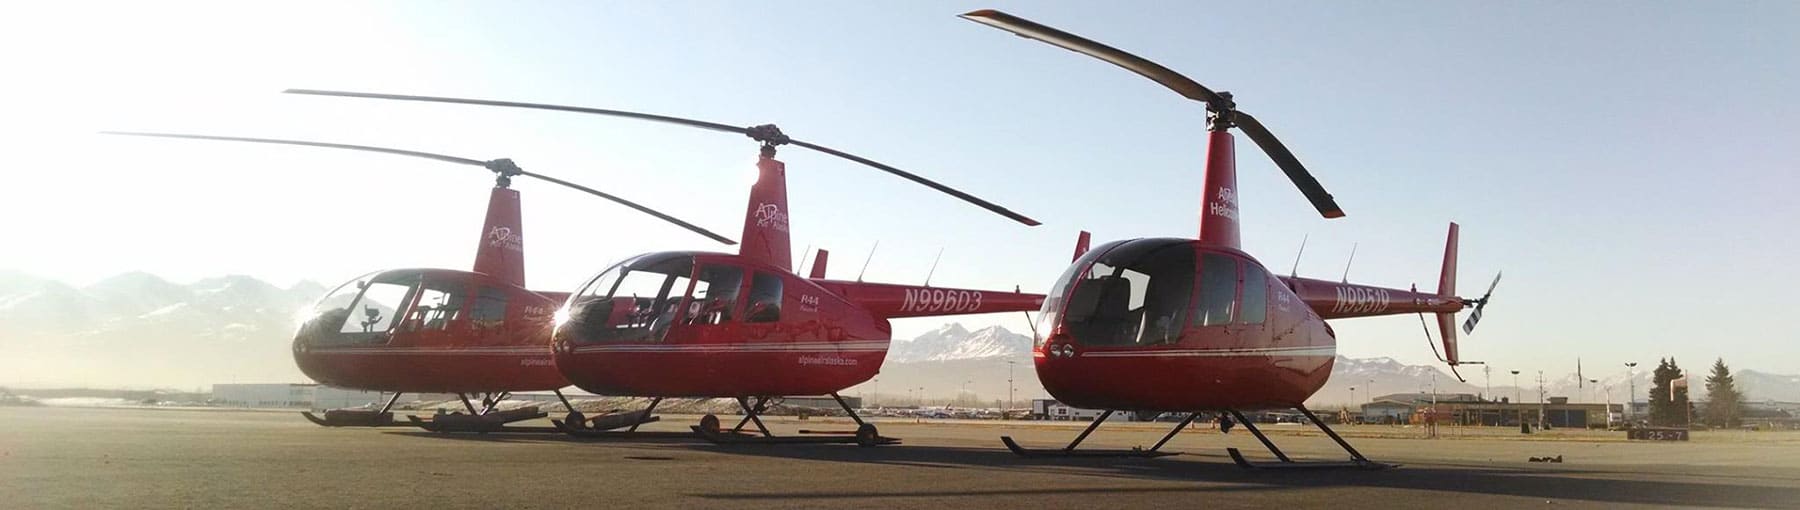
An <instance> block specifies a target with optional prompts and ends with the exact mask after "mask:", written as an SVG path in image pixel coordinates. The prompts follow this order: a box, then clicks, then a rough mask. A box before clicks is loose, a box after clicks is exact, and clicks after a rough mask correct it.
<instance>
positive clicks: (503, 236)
mask: <svg viewBox="0 0 1800 510" xmlns="http://www.w3.org/2000/svg"><path fill="white" fill-rule="evenodd" d="M519 223H520V221H519V191H518V190H515V189H512V188H508V187H505V186H495V187H494V191H493V193H491V194H489V195H488V209H487V224H486V225H483V226H482V227H481V244H480V245H478V246H476V248H475V272H477V273H482V274H486V275H488V276H492V277H495V278H499V279H501V280H504V281H506V282H507V283H511V284H513V285H518V286H520V287H524V286H525V239H524V237H523V236H524V233H523V231H522V230H521V229H520V227H519Z"/></svg>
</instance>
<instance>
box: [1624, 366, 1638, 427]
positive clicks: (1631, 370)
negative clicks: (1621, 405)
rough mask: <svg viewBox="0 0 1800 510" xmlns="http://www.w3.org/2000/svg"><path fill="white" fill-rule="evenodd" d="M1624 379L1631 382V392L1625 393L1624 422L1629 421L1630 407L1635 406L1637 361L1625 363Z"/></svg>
mask: <svg viewBox="0 0 1800 510" xmlns="http://www.w3.org/2000/svg"><path fill="white" fill-rule="evenodd" d="M1625 380H1626V381H1627V382H1629V383H1630V384H1631V389H1630V391H1631V393H1627V394H1625V422H1626V423H1630V422H1631V408H1633V407H1637V362H1636V361H1628V362H1626V363H1625Z"/></svg>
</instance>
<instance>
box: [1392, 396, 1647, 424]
mask: <svg viewBox="0 0 1800 510" xmlns="http://www.w3.org/2000/svg"><path fill="white" fill-rule="evenodd" d="M1623 413H1624V405H1623V404H1583V403H1574V402H1569V399H1568V397H1550V398H1549V399H1548V400H1547V401H1545V402H1532V403H1527V402H1510V401H1499V402H1496V401H1492V400H1484V399H1482V398H1481V397H1479V396H1476V395H1472V394H1467V393H1440V394H1436V395H1433V394H1430V393H1396V394H1392V395H1382V396H1380V397H1376V398H1375V399H1374V401H1373V402H1370V403H1368V404H1363V406H1362V412H1361V414H1360V417H1361V418H1362V420H1363V423H1391V424H1418V423H1425V422H1427V421H1431V420H1436V421H1437V422H1438V423H1440V424H1445V425H1452V424H1455V425H1507V426H1512V425H1518V424H1519V423H1521V422H1524V423H1539V421H1540V415H1542V416H1541V418H1542V422H1543V423H1546V424H1548V425H1549V426H1551V427H1573V428H1586V427H1608V426H1611V425H1613V424H1616V423H1619V421H1620V420H1621V417H1622V416H1623Z"/></svg>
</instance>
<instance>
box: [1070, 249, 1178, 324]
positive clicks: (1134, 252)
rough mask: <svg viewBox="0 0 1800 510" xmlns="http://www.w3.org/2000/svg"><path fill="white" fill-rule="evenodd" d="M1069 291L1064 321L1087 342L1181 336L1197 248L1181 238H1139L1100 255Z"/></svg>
mask: <svg viewBox="0 0 1800 510" xmlns="http://www.w3.org/2000/svg"><path fill="white" fill-rule="evenodd" d="M1081 276H1082V279H1081V281H1078V282H1075V284H1074V285H1075V289H1074V290H1073V291H1072V292H1070V293H1069V297H1068V302H1067V305H1066V307H1065V308H1064V311H1065V315H1064V318H1063V323H1064V324H1066V325H1068V329H1069V332H1070V333H1071V334H1073V335H1074V336H1075V338H1076V340H1078V341H1079V342H1081V343H1083V344H1087V345H1120V346H1135V345H1156V344H1169V343H1175V342H1178V341H1179V340H1180V337H1181V331H1182V328H1183V326H1184V325H1185V324H1186V311H1187V309H1188V306H1189V305H1188V301H1189V297H1190V295H1191V293H1192V289H1193V285H1194V283H1193V282H1194V250H1193V247H1192V245H1191V244H1189V243H1187V242H1185V241H1181V240H1140V241H1133V242H1132V243H1129V244H1126V245H1124V246H1121V247H1119V248H1118V249H1116V250H1114V251H1113V252H1111V253H1107V254H1106V256H1104V257H1102V258H1101V259H1100V260H1097V261H1095V262H1094V263H1093V264H1092V265H1091V266H1090V267H1089V269H1088V270H1087V271H1086V272H1085V274H1083V275H1081Z"/></svg>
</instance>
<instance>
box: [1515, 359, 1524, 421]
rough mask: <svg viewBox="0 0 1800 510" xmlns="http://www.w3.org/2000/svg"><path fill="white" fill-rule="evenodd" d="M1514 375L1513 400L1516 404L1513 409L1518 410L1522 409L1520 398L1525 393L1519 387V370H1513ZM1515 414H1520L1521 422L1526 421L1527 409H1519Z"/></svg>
mask: <svg viewBox="0 0 1800 510" xmlns="http://www.w3.org/2000/svg"><path fill="white" fill-rule="evenodd" d="M1512 375H1513V401H1512V403H1513V406H1514V407H1513V409H1514V410H1515V411H1518V410H1519V409H1522V408H1520V407H1517V406H1518V405H1519V398H1520V396H1521V395H1524V392H1523V391H1522V390H1521V389H1520V388H1519V371H1518V370H1514V371H1512ZM1514 414H1517V415H1518V416H1519V423H1525V411H1518V412H1516V413H1514Z"/></svg>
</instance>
